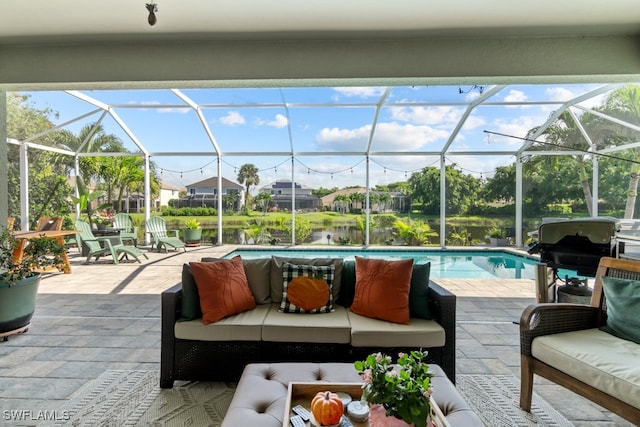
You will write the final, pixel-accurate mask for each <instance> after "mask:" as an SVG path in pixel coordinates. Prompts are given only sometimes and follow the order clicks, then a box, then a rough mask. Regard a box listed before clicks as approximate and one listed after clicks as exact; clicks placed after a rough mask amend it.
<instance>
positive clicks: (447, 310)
mask: <svg viewBox="0 0 640 427" xmlns="http://www.w3.org/2000/svg"><path fill="white" fill-rule="evenodd" d="M428 298H429V301H430V302H429V310H430V313H431V316H432V318H433V319H434V320H437V321H438V323H440V325H442V327H443V328H445V329H448V327H452V328H453V329H455V322H456V296H455V295H454V294H453V293H451V292H449V291H448V290H446V289H445V288H443V287H442V286H440V285H438V284H437V283H435V282H433V281H431V280H430V281H429V293H428Z"/></svg>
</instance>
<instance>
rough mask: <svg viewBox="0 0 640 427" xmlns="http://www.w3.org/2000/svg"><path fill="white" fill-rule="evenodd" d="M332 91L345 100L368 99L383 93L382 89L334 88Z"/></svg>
mask: <svg viewBox="0 0 640 427" xmlns="http://www.w3.org/2000/svg"><path fill="white" fill-rule="evenodd" d="M333 90H335V91H336V92H338V93H339V94H340V95H342V96H346V97H347V98H356V97H357V98H370V97H372V96H381V95H382V94H383V93H384V90H385V88H384V87H334V88H333Z"/></svg>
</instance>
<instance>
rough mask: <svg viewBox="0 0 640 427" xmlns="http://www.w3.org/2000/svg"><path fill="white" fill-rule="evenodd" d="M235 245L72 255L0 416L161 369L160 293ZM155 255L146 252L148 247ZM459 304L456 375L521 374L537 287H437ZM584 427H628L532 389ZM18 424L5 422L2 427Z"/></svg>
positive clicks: (508, 283)
mask: <svg viewBox="0 0 640 427" xmlns="http://www.w3.org/2000/svg"><path fill="white" fill-rule="evenodd" d="M234 248H235V246H230V245H226V246H219V247H216V246H213V247H212V246H202V247H198V248H189V249H188V250H187V252H186V253H185V252H182V251H180V252H172V251H169V252H168V253H157V252H150V251H148V252H147V253H148V255H149V260H144V261H143V262H142V264H138V263H128V262H126V261H125V262H124V263H121V264H120V265H114V264H111V263H109V260H108V259H107V260H104V261H103V260H102V259H101V260H100V262H99V263H97V264H95V263H94V264H90V265H84V264H83V262H84V258H83V257H80V255H79V253H78V252H76V251H75V249H72V250H71V253H70V257H71V265H72V269H73V271H72V273H71V274H61V273H53V274H49V275H47V276H46V277H45V278H44V279H43V280H42V282H41V285H40V289H39V296H38V303H37V307H36V314H35V316H34V318H33V321H32V324H31V327H30V329H29V331H28V332H27V333H26V334H23V335H20V336H13V337H10V338H9V340H8V341H7V342H4V343H0V414H5V411H8V410H31V411H44V410H47V411H55V410H60V409H61V408H62V407H63V405H64V403H65V401H66V400H67V399H69V398H70V397H71V395H73V393H74V392H75V391H77V390H78V389H79V388H81V387H82V386H83V385H85V384H86V383H87V382H89V381H91V380H93V379H95V378H97V377H98V376H99V375H100V374H102V373H103V372H104V371H105V370H108V369H144V370H158V369H159V367H160V363H159V361H160V293H161V292H162V291H163V290H165V289H167V288H168V287H170V286H172V285H174V284H176V283H178V282H179V281H180V275H181V267H182V264H183V263H185V262H189V261H198V260H200V258H202V257H204V256H221V255H223V254H226V253H228V252H230V251H231V250H233V249H234ZM146 249H148V248H146ZM438 283H440V284H441V285H442V286H444V287H445V288H447V289H449V290H450V291H452V292H453V293H455V294H456V295H457V296H458V312H457V323H458V328H457V343H456V344H457V373H458V374H482V373H486V374H513V375H515V376H516V377H519V374H520V353H519V337H518V326H517V325H516V324H515V323H514V322H516V321H517V320H518V319H519V316H520V313H521V312H522V310H523V309H524V308H525V307H526V306H527V305H529V304H531V303H533V302H535V296H534V282H533V280H528V279H520V280H507V279H496V280H486V279H438ZM534 390H535V392H536V393H538V394H539V395H541V396H542V397H543V398H544V399H545V400H547V401H548V402H549V403H551V404H552V406H553V407H554V408H555V409H556V410H558V411H559V412H561V413H562V414H563V415H564V416H565V417H567V418H568V419H569V420H570V421H572V422H573V423H574V424H575V425H576V426H628V425H631V424H629V423H627V422H625V421H624V420H622V419H621V418H620V417H617V416H616V415H613V414H611V413H610V412H608V411H606V410H604V409H602V408H601V407H599V406H597V405H595V404H593V403H591V402H589V401H587V400H585V399H583V398H582V397H580V396H577V395H575V394H573V393H572V392H570V391H568V390H565V389H564V388H561V387H559V386H557V385H555V384H551V383H549V382H547V381H546V380H541V379H537V380H536V385H535V386H534ZM2 423H9V424H6V425H16V423H15V421H11V422H9V421H7V419H6V418H5V417H4V415H0V424H2Z"/></svg>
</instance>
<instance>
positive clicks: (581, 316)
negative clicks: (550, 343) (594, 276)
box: [520, 303, 603, 356]
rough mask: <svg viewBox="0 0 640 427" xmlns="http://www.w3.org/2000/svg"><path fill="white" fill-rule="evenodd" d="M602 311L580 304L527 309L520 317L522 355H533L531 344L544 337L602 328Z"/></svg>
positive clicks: (557, 304) (554, 304)
mask: <svg viewBox="0 0 640 427" xmlns="http://www.w3.org/2000/svg"><path fill="white" fill-rule="evenodd" d="M602 315H603V313H602V310H600V309H599V308H598V307H592V306H589V305H580V304H562V303H546V304H533V305H530V306H529V307H527V308H525V310H524V311H523V312H522V315H521V316H520V353H522V354H525V355H528V356H530V355H531V342H532V341H533V339H534V338H536V337H539V336H542V335H551V334H559V333H562V332H571V331H579V330H583V329H591V328H597V327H599V326H601V324H600V319H601V318H602Z"/></svg>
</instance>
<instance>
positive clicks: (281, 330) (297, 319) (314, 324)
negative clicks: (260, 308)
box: [262, 304, 351, 344]
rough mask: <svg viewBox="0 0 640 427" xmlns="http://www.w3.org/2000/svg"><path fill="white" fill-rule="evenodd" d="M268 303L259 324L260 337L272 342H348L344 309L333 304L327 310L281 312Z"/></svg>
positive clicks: (348, 336)
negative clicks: (265, 314)
mask: <svg viewBox="0 0 640 427" xmlns="http://www.w3.org/2000/svg"><path fill="white" fill-rule="evenodd" d="M279 307H280V304H272V305H271V308H270V309H269V312H268V313H267V317H266V318H265V319H264V323H263V324H262V340H263V341H272V342H300V343H305V342H306V343H334V344H348V343H349V342H350V340H351V326H350V325H349V318H348V317H347V310H346V309H345V308H344V307H342V306H340V305H335V306H334V308H335V311H333V312H331V313H318V314H305V313H281V312H279V311H278V308H279Z"/></svg>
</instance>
